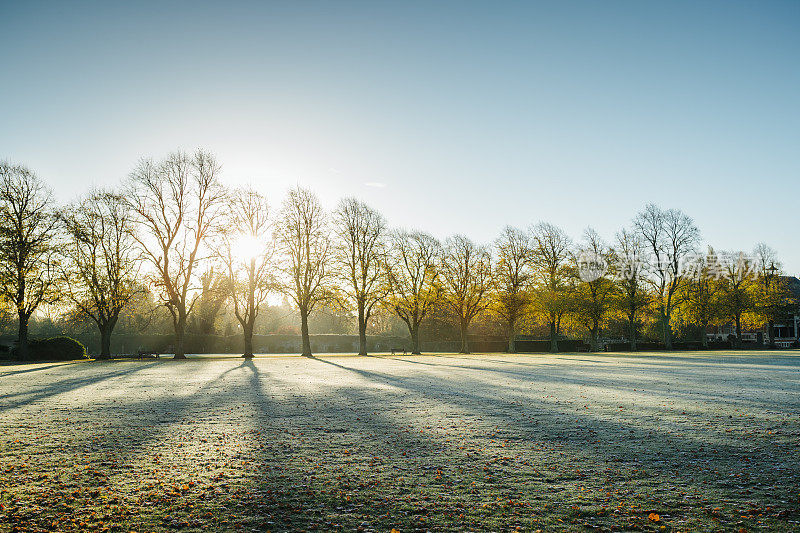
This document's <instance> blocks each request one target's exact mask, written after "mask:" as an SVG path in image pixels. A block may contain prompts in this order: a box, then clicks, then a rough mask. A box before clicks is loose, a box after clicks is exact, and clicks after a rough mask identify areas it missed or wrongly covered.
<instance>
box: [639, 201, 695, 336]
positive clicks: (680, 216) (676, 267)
mask: <svg viewBox="0 0 800 533" xmlns="http://www.w3.org/2000/svg"><path fill="white" fill-rule="evenodd" d="M633 224H634V228H635V230H636V232H637V233H638V234H639V235H640V236H641V237H642V239H643V240H644V242H645V244H646V246H647V248H648V252H649V254H650V256H651V261H650V263H651V264H650V274H651V275H650V276H649V277H648V280H649V281H650V283H651V284H652V286H653V289H654V292H655V296H656V304H657V306H658V311H659V315H660V319H661V324H662V331H663V339H664V345H665V346H666V348H667V349H668V350H669V349H672V327H671V325H670V320H671V319H672V310H673V309H674V308H675V305H676V304H677V303H678V302H677V301H676V297H677V296H679V294H680V292H679V289H680V288H681V286H682V284H684V283H685V282H686V280H685V278H683V277H681V265H682V262H683V260H684V259H685V258H686V257H687V256H688V255H690V254H691V253H693V252H694V250H695V248H696V247H697V243H698V241H699V240H700V231H699V230H698V229H697V227H696V226H695V225H694V222H693V221H692V219H691V218H690V217H688V216H687V215H685V214H684V213H683V212H681V211H679V210H677V209H667V210H663V209H661V208H660V207H658V206H656V205H654V204H649V205H647V206H646V207H645V209H644V210H643V211H642V212H641V213H639V214H638V215H637V216H636V218H635V219H634V221H633Z"/></svg>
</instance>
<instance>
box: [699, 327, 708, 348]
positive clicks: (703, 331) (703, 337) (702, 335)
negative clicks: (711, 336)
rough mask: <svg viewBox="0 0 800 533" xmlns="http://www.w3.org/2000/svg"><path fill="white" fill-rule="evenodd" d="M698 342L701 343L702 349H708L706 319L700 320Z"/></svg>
mask: <svg viewBox="0 0 800 533" xmlns="http://www.w3.org/2000/svg"><path fill="white" fill-rule="evenodd" d="M700 342H701V343H702V344H703V349H705V350H707V349H708V320H702V321H701V322H700Z"/></svg>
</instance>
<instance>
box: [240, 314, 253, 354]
mask: <svg viewBox="0 0 800 533" xmlns="http://www.w3.org/2000/svg"><path fill="white" fill-rule="evenodd" d="M242 335H244V354H243V355H242V357H244V358H245V359H252V358H253V324H248V323H246V322H245V323H244V324H242Z"/></svg>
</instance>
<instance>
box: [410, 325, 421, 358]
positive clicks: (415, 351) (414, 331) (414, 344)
mask: <svg viewBox="0 0 800 533" xmlns="http://www.w3.org/2000/svg"><path fill="white" fill-rule="evenodd" d="M408 333H409V334H410V335H411V354H412V355H422V354H421V352H420V351H419V324H414V325H413V326H409V327H408Z"/></svg>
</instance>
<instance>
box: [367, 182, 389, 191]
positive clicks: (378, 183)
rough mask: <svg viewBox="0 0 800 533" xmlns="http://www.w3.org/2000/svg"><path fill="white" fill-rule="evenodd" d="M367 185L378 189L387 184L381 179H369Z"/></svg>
mask: <svg viewBox="0 0 800 533" xmlns="http://www.w3.org/2000/svg"><path fill="white" fill-rule="evenodd" d="M364 185H366V186H367V187H375V188H376V189H383V188H384V187H386V184H385V183H383V182H380V181H367V182H365V183H364Z"/></svg>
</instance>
